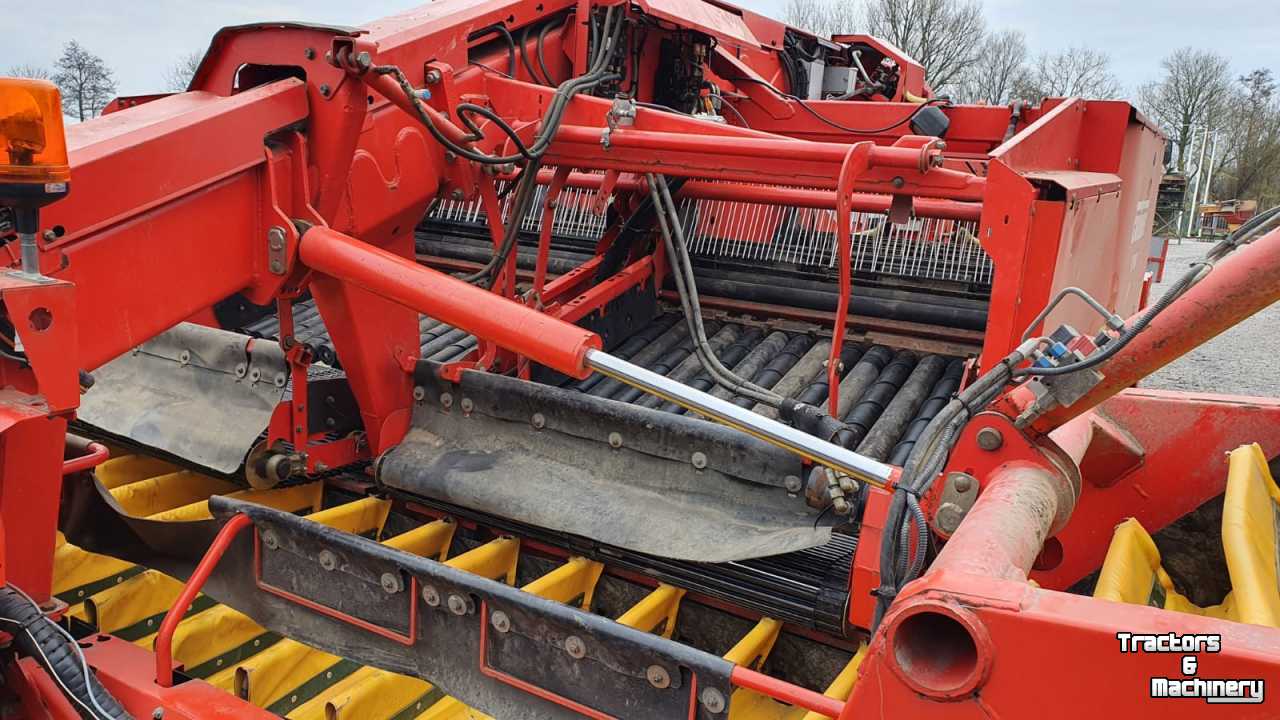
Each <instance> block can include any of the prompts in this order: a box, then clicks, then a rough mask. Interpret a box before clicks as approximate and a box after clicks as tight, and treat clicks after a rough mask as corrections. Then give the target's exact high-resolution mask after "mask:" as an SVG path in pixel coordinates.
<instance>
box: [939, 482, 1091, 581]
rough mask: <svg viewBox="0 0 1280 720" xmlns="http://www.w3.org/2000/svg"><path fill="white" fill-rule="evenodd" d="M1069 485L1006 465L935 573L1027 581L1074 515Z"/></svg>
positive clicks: (948, 546) (949, 543)
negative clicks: (1062, 521)
mask: <svg viewBox="0 0 1280 720" xmlns="http://www.w3.org/2000/svg"><path fill="white" fill-rule="evenodd" d="M1067 482H1068V481H1067V479H1066V478H1064V477H1061V476H1059V475H1054V474H1052V473H1050V472H1049V471H1048V470H1046V469H1045V468H1043V467H1040V466H1038V465H1033V464H1031V463H1026V462H1013V463H1009V464H1008V465H1005V466H1002V467H1001V469H1000V470H998V471H996V473H995V474H993V475H992V476H991V477H990V478H989V479H988V480H987V482H985V483H983V486H982V494H981V495H979V496H978V499H977V501H976V502H975V503H974V504H973V507H972V508H970V510H969V512H968V514H967V515H965V518H964V522H962V523H960V527H959V528H957V529H956V532H955V534H953V535H952V536H951V538H950V539H948V540H947V544H946V545H944V546H943V547H942V551H941V552H940V553H938V557H937V559H935V560H934V561H933V564H932V565H930V566H929V572H930V573H934V572H941V571H943V570H950V571H952V572H959V573H968V574H972V575H980V576H982V577H992V578H1003V579H1007V580H1019V581H1022V580H1026V579H1027V573H1029V572H1030V571H1031V566H1032V564H1033V563H1034V562H1035V559H1036V556H1037V555H1039V554H1040V549H1041V548H1042V547H1043V546H1044V541H1045V539H1046V538H1048V537H1049V533H1050V531H1051V530H1052V529H1053V527H1054V525H1055V523H1056V522H1058V519H1059V518H1060V517H1065V516H1066V515H1067V514H1069V511H1070V509H1071V508H1069V507H1065V505H1067V504H1070V502H1071V500H1070V498H1071V496H1070V495H1069V494H1068V493H1067V490H1066V483H1067Z"/></svg>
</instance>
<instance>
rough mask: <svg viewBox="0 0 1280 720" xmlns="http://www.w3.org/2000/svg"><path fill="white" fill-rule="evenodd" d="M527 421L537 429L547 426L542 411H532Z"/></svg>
mask: <svg viewBox="0 0 1280 720" xmlns="http://www.w3.org/2000/svg"><path fill="white" fill-rule="evenodd" d="M529 422H530V423H531V424H532V425H533V427H534V428H536V429H538V430H541V429H542V428H544V427H546V426H547V418H546V416H545V415H543V414H542V413H534V414H533V417H532V418H531V419H530V420H529Z"/></svg>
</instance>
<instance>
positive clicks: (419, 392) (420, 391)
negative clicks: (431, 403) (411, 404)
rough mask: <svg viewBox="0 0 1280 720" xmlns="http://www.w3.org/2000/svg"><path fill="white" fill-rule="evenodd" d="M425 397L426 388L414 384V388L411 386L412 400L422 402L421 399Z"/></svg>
mask: <svg viewBox="0 0 1280 720" xmlns="http://www.w3.org/2000/svg"><path fill="white" fill-rule="evenodd" d="M426 397H427V389H426V388H424V387H422V386H421V385H416V386H414V388H413V399H414V400H417V401H418V402H422V400H423V399H424V398H426Z"/></svg>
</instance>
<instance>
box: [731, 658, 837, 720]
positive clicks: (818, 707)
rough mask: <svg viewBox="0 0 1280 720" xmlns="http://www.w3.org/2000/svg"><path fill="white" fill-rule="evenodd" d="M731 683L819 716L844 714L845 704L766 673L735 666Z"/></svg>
mask: <svg viewBox="0 0 1280 720" xmlns="http://www.w3.org/2000/svg"><path fill="white" fill-rule="evenodd" d="M729 682H732V683H733V684H734V685H737V686H738V687H740V688H746V689H748V690H754V691H756V692H758V693H760V694H762V695H767V696H768V697H771V698H773V699H774V700H781V701H782V702H785V703H788V704H790V705H795V706H796V707H802V708H804V709H805V710H810V711H812V712H816V713H818V714H819V715H826V716H827V717H829V718H838V717H840V713H842V712H844V703H842V702H840V701H839V700H837V699H835V698H832V697H827V696H826V695H823V694H821V693H816V692H814V691H812V690H809V689H808V688H802V687H800V686H799V685H792V684H791V683H789V682H785V681H783V680H779V679H777V678H775V677H769V676H768V675H765V674H764V673H761V672H756V671H755V670H752V669H750V668H745V667H743V666H741V665H735V666H734V668H733V671H732V672H730V673H729Z"/></svg>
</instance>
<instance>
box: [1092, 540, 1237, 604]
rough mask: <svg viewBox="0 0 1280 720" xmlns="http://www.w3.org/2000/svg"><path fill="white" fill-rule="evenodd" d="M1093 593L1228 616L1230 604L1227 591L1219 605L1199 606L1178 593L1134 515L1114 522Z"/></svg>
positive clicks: (1151, 542) (1117, 600) (1114, 598)
mask: <svg viewBox="0 0 1280 720" xmlns="http://www.w3.org/2000/svg"><path fill="white" fill-rule="evenodd" d="M1093 596H1094V597H1096V598H1099V599H1102V600H1112V601H1115V602H1122V603H1129V604H1132V605H1150V606H1152V607H1158V608H1162V609H1164V610H1173V611H1175V612H1185V613H1192V614H1195V615H1207V616H1209V617H1218V618H1228V617H1230V614H1231V609H1232V606H1233V599H1232V597H1231V596H1230V595H1228V596H1227V599H1226V600H1225V601H1224V602H1223V603H1222V604H1221V605H1215V606H1213V607H1207V608H1202V607H1200V606H1198V605H1195V604H1194V603H1192V602H1191V601H1190V600H1188V599H1187V598H1186V597H1184V596H1183V595H1181V594H1180V593H1178V591H1177V590H1175V589H1174V587H1173V579H1172V578H1170V577H1169V574H1168V573H1167V572H1165V570H1164V568H1163V567H1161V566H1160V551H1159V550H1158V549H1157V548H1156V543H1155V541H1154V540H1152V539H1151V536H1150V535H1149V534H1147V531H1146V529H1144V528H1143V527H1142V524H1141V523H1139V522H1138V521H1137V520H1135V519H1134V518H1129V519H1128V520H1125V521H1124V522H1122V523H1120V524H1119V525H1117V526H1116V530H1115V534H1114V535H1113V536H1112V538H1111V546H1110V547H1109V548H1107V557H1106V559H1105V560H1103V562H1102V571H1101V572H1100V573H1099V574H1098V583H1097V585H1095V586H1094V590H1093Z"/></svg>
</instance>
